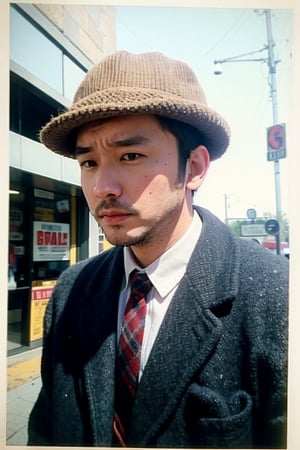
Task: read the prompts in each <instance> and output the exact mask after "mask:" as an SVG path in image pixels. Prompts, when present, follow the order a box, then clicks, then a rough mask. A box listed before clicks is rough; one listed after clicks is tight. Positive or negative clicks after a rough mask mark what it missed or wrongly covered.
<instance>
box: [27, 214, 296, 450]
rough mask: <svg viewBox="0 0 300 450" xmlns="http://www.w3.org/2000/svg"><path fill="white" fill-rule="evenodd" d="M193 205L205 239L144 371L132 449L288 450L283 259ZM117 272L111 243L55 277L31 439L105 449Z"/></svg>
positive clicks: (117, 255)
mask: <svg viewBox="0 0 300 450" xmlns="http://www.w3.org/2000/svg"><path fill="white" fill-rule="evenodd" d="M196 209H197V211H198V213H199V214H200V216H201V218H202V221H203V226H202V232H201V236H200V239H199V241H198V243H197V245H196V248H195V250H194V252H193V254H192V257H191V259H190V262H189V264H188V267H187V270H186V273H185V275H184V277H183V279H182V280H181V282H180V284H179V286H178V288H177V291H176V293H175V295H174V298H173V300H172V302H171V305H170V307H169V309H168V311H167V314H166V317H165V319H164V321H163V323H162V326H161V328H160V331H159V334H158V336H157V339H156V341H155V344H154V346H153V349H152V352H151V354H150V357H149V360H148V363H147V365H146V367H145V370H144V373H143V376H142V379H141V382H140V385H139V389H138V392H137V396H136V399H135V405H134V409H133V413H132V420H131V426H130V431H129V446H132V447H134V446H137V447H165V448H166V447H173V448H174V447H214V448H218V447H219V448H263V447H264V448H281V447H284V446H285V427H286V389H287V386H286V372H287V330H288V324H287V315H288V313H287V310H288V288H287V283H288V281H287V280H288V275H287V270H288V268H287V266H288V262H287V260H286V259H285V258H284V257H282V256H277V255H273V254H271V252H270V251H269V250H265V249H263V248H262V247H261V246H260V245H258V244H257V243H255V242H249V241H246V240H242V239H240V238H238V237H237V236H236V235H235V234H234V233H232V232H231V230H230V229H229V227H227V226H226V225H225V224H223V223H222V222H221V221H219V220H218V219H217V218H216V217H215V216H213V215H212V214H211V213H210V212H208V211H207V210H205V209H203V208H196ZM123 275H124V266H123V252H122V249H121V248H118V247H116V248H113V249H111V250H109V251H108V252H104V253H102V254H100V255H98V256H97V257H94V258H92V259H90V260H87V261H85V262H81V263H78V264H77V265H75V266H72V267H70V268H69V269H67V270H66V271H65V272H64V273H63V274H62V275H61V277H60V279H59V280H58V283H57V286H56V288H55V290H54V293H53V296H52V299H51V301H50V302H49V305H48V308H47V312H46V315H45V335H44V349H43V357H42V380H43V387H42V389H41V392H40V394H39V397H38V400H37V402H36V404H35V406H34V408H33V411H32V413H31V416H30V420H29V441H28V443H29V445H59V446H62V445H73V446H111V445H112V422H113V416H114V371H115V352H116V329H117V306H118V295H119V290H120V286H121V282H122V279H123ZM170 276H172V274H170Z"/></svg>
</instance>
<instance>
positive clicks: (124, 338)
mask: <svg viewBox="0 0 300 450" xmlns="http://www.w3.org/2000/svg"><path fill="white" fill-rule="evenodd" d="M151 287H152V284H151V281H150V280H149V279H148V277H147V275H146V274H145V273H139V272H138V271H134V272H133V273H132V274H131V277H130V288H131V290H130V295H129V299H128V302H127V305H126V308H125V313H124V318H123V325H122V329H121V335H120V340H119V354H118V360H117V375H118V377H117V378H118V380H119V381H118V383H117V391H116V417H117V423H119V424H121V429H122V430H123V431H122V433H121V435H122V439H123V440H124V441H125V437H126V436H125V433H126V428H127V427H128V424H129V420H130V414H131V408H132V405H133V400H134V397H135V394H136V389H137V384H138V376H139V370H140V357H141V349H142V342H143V335H144V326H145V315H146V297H147V294H148V292H149V291H150V289H151ZM119 431H120V430H119ZM118 441H120V439H119V438H118Z"/></svg>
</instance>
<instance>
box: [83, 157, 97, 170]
mask: <svg viewBox="0 0 300 450" xmlns="http://www.w3.org/2000/svg"><path fill="white" fill-rule="evenodd" d="M79 164H80V167H85V168H87V169H88V168H90V167H94V166H95V165H96V163H95V161H93V160H91V159H87V160H86V161H82V162H81V163H79Z"/></svg>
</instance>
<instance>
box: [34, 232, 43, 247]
mask: <svg viewBox="0 0 300 450" xmlns="http://www.w3.org/2000/svg"><path fill="white" fill-rule="evenodd" d="M36 242H37V245H43V243H44V233H43V232H42V231H37V233H36Z"/></svg>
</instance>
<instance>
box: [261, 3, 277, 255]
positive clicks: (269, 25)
mask: <svg viewBox="0 0 300 450" xmlns="http://www.w3.org/2000/svg"><path fill="white" fill-rule="evenodd" d="M264 14H265V17H266V27H267V39H268V46H267V48H268V67H269V76H270V80H269V85H270V91H271V100H272V114H273V125H276V124H278V104H277V87H276V64H277V62H278V61H275V58H274V51H273V49H274V46H275V43H274V40H273V34H272V23H271V10H270V9H266V10H264ZM274 181H275V201H276V218H277V220H278V221H280V219H281V194H280V164H279V160H275V161H274ZM275 238H276V253H277V254H278V255H279V254H280V230H279V232H278V233H277V234H276V235H275Z"/></svg>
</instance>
